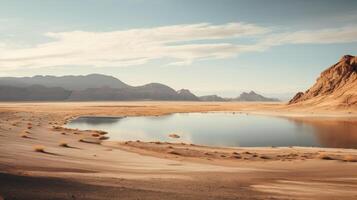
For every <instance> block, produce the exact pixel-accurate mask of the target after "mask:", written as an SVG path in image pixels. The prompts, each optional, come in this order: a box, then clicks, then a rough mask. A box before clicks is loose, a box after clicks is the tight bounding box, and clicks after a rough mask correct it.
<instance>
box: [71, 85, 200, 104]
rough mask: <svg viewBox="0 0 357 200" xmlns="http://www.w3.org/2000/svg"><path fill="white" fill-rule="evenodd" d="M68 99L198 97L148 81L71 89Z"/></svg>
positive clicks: (168, 98) (168, 99)
mask: <svg viewBox="0 0 357 200" xmlns="http://www.w3.org/2000/svg"><path fill="white" fill-rule="evenodd" d="M189 94H190V95H189ZM68 99H69V100H71V101H93V100H95V101H101V100H119V101H120V100H126V101H130V100H164V101H170V100H185V101H197V100H198V98H197V97H196V96H195V95H193V94H192V93H190V92H189V93H182V91H181V90H180V91H179V92H176V91H175V90H174V89H172V88H170V87H168V86H166V85H163V84H160V83H150V84H146V85H143V86H137V87H132V86H130V87H126V88H120V89H115V88H110V87H102V88H90V89H86V90H82V91H73V92H72V94H71V96H70V97H69V98H68Z"/></svg>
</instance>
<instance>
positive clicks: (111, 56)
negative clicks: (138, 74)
mask: <svg viewBox="0 0 357 200" xmlns="http://www.w3.org/2000/svg"><path fill="white" fill-rule="evenodd" d="M45 36H46V37H48V38H50V39H51V41H50V42H46V43H42V44H38V45H36V46H33V47H27V48H9V47H8V46H7V45H4V44H3V45H1V41H0V67H1V69H15V68H22V67H36V68H37V67H46V66H60V65H80V66H83V65H88V66H97V67H103V66H115V67H116V66H118V67H120V66H131V65H141V64H145V63H148V62H150V61H152V60H155V59H162V58H168V59H169V60H171V62H170V63H168V64H173V65H187V64H191V63H192V62H194V61H197V60H205V59H222V58H229V57H232V56H236V55H238V54H241V53H244V52H257V51H264V50H267V49H269V48H271V47H272V46H277V45H284V44H315V43H319V44H327V43H345V42H357V26H348V27H343V28H330V29H324V30H302V31H296V32H282V31H280V30H278V29H277V28H274V29H271V28H269V27H263V26H258V25H254V24H247V23H228V24H221V25H213V24H209V23H201V24H186V25H175V26H164V27H154V28H145V29H129V30H120V31H111V32H85V31H71V32H51V33H46V34H45ZM235 38H243V39H245V38H246V39H247V40H249V39H250V38H254V40H251V42H250V43H249V44H245V45H243V44H237V43H235V42H233V41H232V40H229V39H235ZM227 41H228V42H227Z"/></svg>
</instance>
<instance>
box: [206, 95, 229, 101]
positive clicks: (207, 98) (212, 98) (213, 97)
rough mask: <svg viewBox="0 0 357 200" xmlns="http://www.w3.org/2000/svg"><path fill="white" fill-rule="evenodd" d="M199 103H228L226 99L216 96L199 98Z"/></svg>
mask: <svg viewBox="0 0 357 200" xmlns="http://www.w3.org/2000/svg"><path fill="white" fill-rule="evenodd" d="M199 99H200V101H228V99H225V98H222V97H220V96H218V95H206V96H200V97H199Z"/></svg>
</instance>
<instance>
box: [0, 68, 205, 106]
mask: <svg viewBox="0 0 357 200" xmlns="http://www.w3.org/2000/svg"><path fill="white" fill-rule="evenodd" d="M130 100H167V101H171V100H172V101H181V100H182V101H198V100H199V99H198V97H196V96H195V95H194V94H192V93H191V92H190V91H189V90H186V89H182V90H179V91H175V90H174V89H173V88H171V87H169V86H167V85H164V84H160V83H150V84H146V85H142V86H130V85H128V84H125V83H124V82H122V81H120V80H119V79H117V78H115V77H112V76H106V75H101V74H90V75H87V76H34V77H20V78H17V77H3V78H0V101H130Z"/></svg>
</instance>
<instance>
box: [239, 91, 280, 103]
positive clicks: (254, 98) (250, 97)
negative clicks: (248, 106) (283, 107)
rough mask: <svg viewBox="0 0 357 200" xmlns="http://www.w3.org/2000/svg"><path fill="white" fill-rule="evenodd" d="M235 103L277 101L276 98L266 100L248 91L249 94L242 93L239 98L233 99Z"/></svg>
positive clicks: (266, 98)
mask: <svg viewBox="0 0 357 200" xmlns="http://www.w3.org/2000/svg"><path fill="white" fill-rule="evenodd" d="M234 100H236V101H279V99H276V98H268V97H264V96H262V95H260V94H257V93H255V92H254V91H250V92H249V93H247V92H243V93H242V94H240V95H239V97H237V98H235V99H234Z"/></svg>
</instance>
